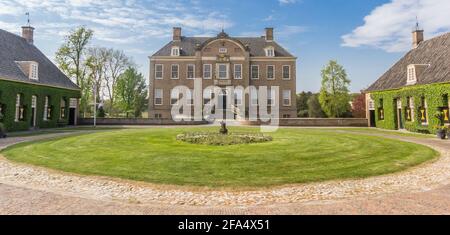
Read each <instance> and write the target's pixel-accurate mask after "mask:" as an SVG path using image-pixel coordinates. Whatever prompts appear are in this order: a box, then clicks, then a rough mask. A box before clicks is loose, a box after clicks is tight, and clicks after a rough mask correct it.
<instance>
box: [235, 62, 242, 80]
mask: <svg viewBox="0 0 450 235" xmlns="http://www.w3.org/2000/svg"><path fill="white" fill-rule="evenodd" d="M236 67H240V70H239V76H236ZM233 77H234V79H236V80H241V79H242V64H235V65H234V66H233Z"/></svg>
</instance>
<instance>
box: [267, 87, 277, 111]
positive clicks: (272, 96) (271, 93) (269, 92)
mask: <svg viewBox="0 0 450 235" xmlns="http://www.w3.org/2000/svg"><path fill="white" fill-rule="evenodd" d="M275 96H276V93H275V89H272V88H267V106H271V107H273V106H275V102H276V100H275ZM269 100H270V102H269Z"/></svg>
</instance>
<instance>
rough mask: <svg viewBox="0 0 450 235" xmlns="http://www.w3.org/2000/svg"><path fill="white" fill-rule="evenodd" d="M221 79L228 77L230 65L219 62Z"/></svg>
mask: <svg viewBox="0 0 450 235" xmlns="http://www.w3.org/2000/svg"><path fill="white" fill-rule="evenodd" d="M218 66H219V79H228V65H226V64H219V65H218Z"/></svg>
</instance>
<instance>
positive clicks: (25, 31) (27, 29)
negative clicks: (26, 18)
mask: <svg viewBox="0 0 450 235" xmlns="http://www.w3.org/2000/svg"><path fill="white" fill-rule="evenodd" d="M33 32H34V28H33V27H31V26H23V27H22V37H23V38H25V40H27V42H28V43H30V44H33V42H34V40H33Z"/></svg>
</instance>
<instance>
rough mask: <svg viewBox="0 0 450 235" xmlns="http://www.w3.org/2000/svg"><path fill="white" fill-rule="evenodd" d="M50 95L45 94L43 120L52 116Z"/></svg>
mask: <svg viewBox="0 0 450 235" xmlns="http://www.w3.org/2000/svg"><path fill="white" fill-rule="evenodd" d="M49 102H50V97H48V96H46V97H45V101H44V117H43V119H44V121H48V120H51V117H52V109H51V107H50V106H49Z"/></svg>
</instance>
